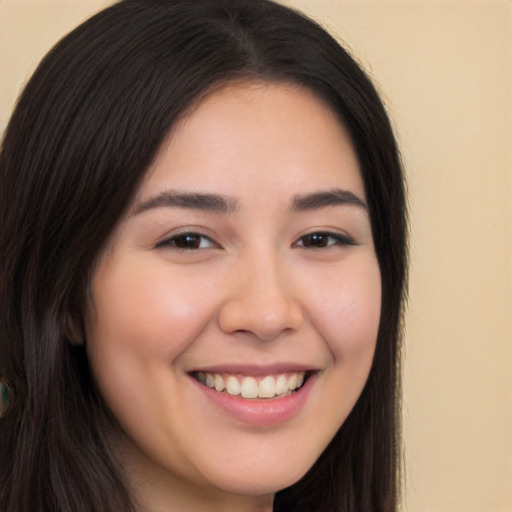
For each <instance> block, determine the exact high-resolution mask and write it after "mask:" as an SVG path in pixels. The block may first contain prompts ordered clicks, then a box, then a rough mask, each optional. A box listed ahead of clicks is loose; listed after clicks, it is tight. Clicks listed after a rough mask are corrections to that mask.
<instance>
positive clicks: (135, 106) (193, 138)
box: [0, 0, 406, 512]
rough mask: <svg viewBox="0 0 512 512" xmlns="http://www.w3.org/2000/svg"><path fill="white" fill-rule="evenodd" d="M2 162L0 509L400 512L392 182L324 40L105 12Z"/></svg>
mask: <svg viewBox="0 0 512 512" xmlns="http://www.w3.org/2000/svg"><path fill="white" fill-rule="evenodd" d="M0 172H1V174H0V176H1V183H0V189H1V191H2V192H1V193H2V201H1V217H0V218H1V222H2V226H3V227H4V228H3V230H2V233H1V235H0V237H1V238H0V240H1V251H2V264H1V281H0V282H1V283H2V294H1V295H2V298H3V299H2V300H3V303H2V306H3V307H2V313H1V314H2V317H1V318H2V331H1V332H2V346H3V349H4V350H6V352H7V355H6V357H5V358H3V359H2V367H1V369H0V371H1V373H2V375H3V377H4V379H5V382H9V383H10V385H11V386H12V388H13V395H14V406H13V407H12V410H11V411H10V413H9V414H8V415H6V416H5V417H4V418H3V419H2V420H1V423H0V428H1V434H2V435H1V441H0V443H1V447H0V450H1V451H0V453H1V460H2V468H1V477H0V478H1V482H2V487H1V491H0V493H1V494H0V510H2V512H15V511H16V512H19V511H21V510H23V511H29V510H30V511H46V512H47V511H59V512H60V511H66V512H67V511H77V512H78V511H91V510H95V511H118V510H123V511H124V510H126V511H128V510H132V511H139V510H147V511H151V512H152V511H160V510H166V511H173V510H180V511H187V510H212V511H213V510H225V511H228V510H238V511H245V510H247V511H255V510H284V511H288V510H301V511H313V510H321V511H342V510H343V511H356V510H357V511H361V510H365V511H366V510H368V511H370V510H375V511H377V510H379V511H380V510H382V511H384V510H386V511H391V510H395V509H396V501H397V481H398V470H399V462H398V461H399V451H400V450H399V447H400V445H399V405H400V404H399V380H400V375H399V352H400V350H399V341H400V325H401V309H402V303H403V297H404V283H405V269H406V263H405V261H406V259H405V230H406V228H405V213H404V187H403V178H402V173H401V168H400V163H399V157H398V151H397V148H396V144H395V141H394V138H393V134H392V131H391V128H390V124H389V121H388V119H387V116H386V114H385V110H384V108H383V106H382V104H381V102H380V100H379V98H378V96H377V94H376V92H375V90H374V88H373V87H372V85H371V83H370V82H369V80H368V78H367V77H366V76H365V75H364V73H363V72H362V71H361V70H360V68H359V67H358V66H357V64H356V63H355V62H354V61H353V60H352V58H350V57H349V56H348V54H347V53H346V52H345V51H344V50H343V49H342V48H341V47H340V46H339V45H338V44H337V43H336V42H335V41H334V40H333V39H332V38H331V37H330V36H329V35H328V34H326V33H325V31H324V30H323V29H321V28H320V27H319V26H317V25H316V24H315V23H313V22H311V21H310V20H308V19H306V18H305V17H303V16H301V15H300V14H298V13H296V12H294V11H292V10H289V9H287V8H284V7H282V6H279V5H277V4H274V3H272V2H268V1H265V0H193V1H192V0H190V1H180V2H178V1H173V0H171V1H169V0H150V1H148V0H125V1H124V2H120V3H119V4H116V5H114V6H113V7H111V8H108V9H106V10H105V11H103V12H101V13H99V14H98V15H96V16H94V17H93V18H92V19H90V20H89V21H87V22H86V23H84V24H83V25H81V26H80V27H78V28H77V29H76V30H74V31H73V32H72V33H71V34H70V35H68V36H67V37H66V38H64V39H63V40H62V41H61V42H60V43H59V44H58V45H57V46H56V47H55V48H54V49H53V50H52V51H51V52H50V53H49V54H48V56H47V57H46V58H45V59H44V60H43V62H42V63H41V64H40V66H39V68H38V70H37V71H36V72H35V74H34V76H33V78H32V79H31V80H30V82H29V83H28V85H27V87H26V89H25V91H24V92H23V94H22V96H21V98H20V100H19V102H18V104H17V107H16V110H15V112H14V114H13V116H12V118H11V121H10V123H9V126H8V129H7V131H6V134H5V139H4V142H3V146H2V153H1V159H0ZM4 255H5V256H4ZM27 489H30V492H27Z"/></svg>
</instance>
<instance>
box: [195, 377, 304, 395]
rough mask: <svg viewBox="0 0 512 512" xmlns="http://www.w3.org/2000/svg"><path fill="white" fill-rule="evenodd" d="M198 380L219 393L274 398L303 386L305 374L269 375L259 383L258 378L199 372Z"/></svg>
mask: <svg viewBox="0 0 512 512" xmlns="http://www.w3.org/2000/svg"><path fill="white" fill-rule="evenodd" d="M196 377H197V380H199V382H201V383H202V384H204V385H205V386H207V387H209V388H212V389H215V390H216V391H219V392H223V391H225V392H227V393H229V394H230V395H233V396H239V395H241V396H242V397H243V398H274V397H276V396H283V395H287V394H288V393H290V392H291V391H294V390H296V389H298V388H300V387H301V386H302V384H303V383H304V379H305V372H300V373H291V374H288V376H287V375H285V374H281V375H278V376H277V377H274V376H273V375H267V376H265V377H263V378H262V379H261V380H260V381H259V383H258V380H257V379H256V377H252V376H246V377H237V376H235V375H229V376H223V375H221V374H219V373H214V374H213V373H207V372H197V374H196Z"/></svg>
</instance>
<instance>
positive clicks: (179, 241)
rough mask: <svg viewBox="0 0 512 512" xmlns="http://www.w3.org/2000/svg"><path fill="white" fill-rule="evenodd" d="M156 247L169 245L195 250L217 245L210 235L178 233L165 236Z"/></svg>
mask: <svg viewBox="0 0 512 512" xmlns="http://www.w3.org/2000/svg"><path fill="white" fill-rule="evenodd" d="M157 247H169V248H175V249H181V250H185V251H195V250H200V249H212V248H215V247H219V245H218V244H216V243H215V242H214V241H213V240H212V239H211V238H210V237H207V236H205V235H202V234H201V233H180V234H179V235H174V236H172V237H170V238H166V239H165V240H162V241H161V242H159V243H158V244H157Z"/></svg>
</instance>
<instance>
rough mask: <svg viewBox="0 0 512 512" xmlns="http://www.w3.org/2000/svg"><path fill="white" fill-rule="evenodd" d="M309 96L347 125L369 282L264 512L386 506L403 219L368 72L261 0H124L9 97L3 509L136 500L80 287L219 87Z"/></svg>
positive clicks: (34, 510)
mask: <svg viewBox="0 0 512 512" xmlns="http://www.w3.org/2000/svg"><path fill="white" fill-rule="evenodd" d="M240 78H254V79H258V80H263V81H267V82H282V83H293V84H297V85H299V86H302V87H305V88H307V89H309V90H311V91H312V92H313V93H314V94H315V95H316V96H317V97H318V98H320V99H321V100H322V101H324V102H325V103H326V104H327V105H328V106H329V107H330V108H331V109H332V110H333V112H335V113H336V115H337V116H338V118H339V120H340V122H341V123H342V124H343V125H344V126H345V127H346V129H347V130H348V132H349V134H350V137H351V140H352V143H353V146H354V149H355V151H356V154H357V156H358V159H359V164H360V168H361V173H362V176H363V180H364V184H365V189H366V195H367V200H368V203H369V211H370V219H371V224H372V230H373V236H374V242H375V248H376V253H377V257H378V261H379V265H380V269H381V276H382V311H381V321H380V327H379V334H378V341H377V348H376V353H375V357H374V361H373V366H372V369H371V372H370V376H369V378H368V381H367V384H366V386H365V388H364V390H363V392H362V395H361V396H360V398H359V400H358V402H357V404H356V405H355V407H354V409H353V411H352V412H351V414H350V415H349V417H348V419H347V420H346V421H345V423H344V424H343V425H342V427H341V428H340V430H339V432H338V433H337V434H336V436H335V438H334V439H333V440H332V442H331V443H330V445H329V447H328V448H327V449H326V450H325V452H324V453H323V454H322V455H321V456H320V458H319V460H318V461H317V462H316V464H315V465H314V466H313V467H312V468H311V470H310V471H309V472H308V473H307V474H306V476H305V477H304V478H303V479H301V480H300V481H299V482H297V483H296V484H295V485H293V486H292V487H291V488H288V489H284V490H282V491H280V492H279V493H278V494H277V496H276V499H275V509H276V510H280V511H290V510H297V511H304V512H310V511H319V512H334V511H338V512H339V511H343V512H361V511H365V512H368V511H380V512H392V511H394V510H395V509H396V501H397V489H398V475H399V467H400V464H399V460H400V441H399V436H400V428H399V427H400V421H399V416H400V415H399V409H400V371H399V363H400V340H401V318H402V308H403V301H404V293H405V281H406V215H405V199H404V184H403V176H402V170H401V165H400V160H399V154H398V150H397V146H396V143H395V139H394V136H393V133H392V129H391V127H390V123H389V120H388V117H387V115H386V112H385V109H384V107H383V105H382V103H381V101H380V99H379V97H378V94H377V93H376V91H375V89H374V87H373V85H372V84H371V82H370V80H369V79H368V78H367V76H366V75H365V73H364V72H363V71H362V70H361V69H360V67H359V66H358V65H357V64H356V62H355V61H354V60H353V59H352V58H351V57H350V56H349V55H348V53H347V52H346V51H345V50H344V49H343V48H342V47H341V46H340V45H339V44H338V43H337V42H336V41H335V40H334V39H333V38H332V37H331V36H330V35H328V34H327V33H326V32H325V31H324V30H323V29H322V28H321V27H320V26H318V25H317V24H316V23H314V22H312V21H311V20H309V19H308V18H306V17H304V16H302V15H301V14H299V13H297V12H295V11H293V10H290V9H288V8H285V7H283V6H280V5H278V4H275V3H272V2H270V1H266V0H125V1H122V2H120V3H118V4H116V5H114V6H112V7H110V8H108V9H106V10H104V11H102V12H100V13H99V14H97V15H96V16H94V17H92V18H91V19H89V20H88V21H87V22H85V23H84V24H82V25H81V26H79V27H78V28H77V29H75V30H74V31H73V32H71V33H70V34H69V35H68V36H66V37H65V38H64V39H63V40H62V41H60V42H59V43H58V44H57V45H56V46H55V47H54V48H53V50H51V51H50V52H49V54H48V55H47V56H46V57H45V58H44V60H43V61H42V62H41V64H40V65H39V67H38V69H37V70H36V72H35V73H34V75H33V77H32V79H31V80H30V81H29V83H28V84H27V86H26V88H25V90H24V92H23V94H22V95H21V97H20V98H19V100H18V103H17V106H16V108H15V111H14V113H13V115H12V118H11V120H10V123H9V125H8V128H7V131H6V134H5V138H4V140H3V144H2V148H1V154H0V225H1V226H2V228H1V230H0V255H1V257H0V286H1V289H0V301H1V303H0V343H1V346H0V348H1V354H2V359H1V361H0V374H1V375H4V376H5V377H6V378H7V379H8V381H9V382H10V383H11V385H12V387H13V390H14V394H15V400H16V402H15V406H14V407H13V409H12V411H11V412H10V414H9V415H8V416H7V417H6V418H3V419H1V420H0V510H1V511H2V512H21V511H23V512H91V511H95V512H107V511H109V512H119V511H121V510H122V511H123V512H124V511H126V512H128V511H130V510H131V511H133V510H135V505H134V503H133V501H132V500H133V498H132V496H131V495H130V491H129V488H128V486H127V484H126V482H125V479H124V477H123V470H122V468H121V467H120V466H119V464H118V463H117V461H116V458H115V456H114V455H113V453H112V452H111V450H110V447H109V443H108V442H107V432H108V431H109V428H111V424H112V421H111V418H110V417H109V412H108V410H107V408H106V407H105V406H104V404H103V402H102V399H101V397H100V396H99V394H98V392H97V390H96V388H95V385H94V382H93V381H92V379H91V378H90V374H89V367H88V363H87V358H86V355H85V351H84V349H83V348H82V347H81V346H77V345H74V344H72V343H71V342H70V339H72V338H73V337H74V336H76V335H77V333H78V335H80V333H81V334H82V335H83V320H82V313H83V312H84V311H85V307H86V301H87V291H88V281H89V279H90V276H91V272H92V269H93V267H94V263H95V261H96V260H97V258H98V255H99V254H100V253H101V251H102V248H103V247H104V246H105V243H106V241H107V240H108V238H109V235H110V234H111V232H112V230H113V228H114V226H115V224H116V223H117V222H118V220H119V219H120V217H121V216H122V214H123V213H124V212H125V210H126V208H127V207H128V205H129V204H130V202H131V201H132V200H133V198H134V194H135V193H136V191H137V189H138V187H139V185H140V183H141V180H142V178H143V177H144V174H145V172H146V170H147V169H148V166H149V165H150V163H151V162H152V160H153V158H154V157H155V155H156V153H157V151H158V149H159V147H160V145H161V143H162V141H163V140H164V138H165V137H166V136H167V135H168V133H169V132H170V131H171V130H172V128H173V126H175V125H176V123H177V121H178V120H179V119H180V117H182V116H183V115H185V114H186V112H187V110H188V109H189V108H191V106H193V105H194V104H196V103H197V102H198V101H199V100H200V98H201V97H202V96H203V95H204V94H206V93H207V92H208V91H210V90H211V89H212V88H213V87H215V86H216V85H219V84H222V83H226V82H228V81H231V80H236V79H240Z"/></svg>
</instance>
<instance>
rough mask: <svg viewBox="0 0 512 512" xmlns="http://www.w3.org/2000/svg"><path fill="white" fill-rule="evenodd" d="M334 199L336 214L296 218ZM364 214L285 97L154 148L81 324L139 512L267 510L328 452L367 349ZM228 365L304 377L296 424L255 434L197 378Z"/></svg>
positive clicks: (209, 116)
mask: <svg viewBox="0 0 512 512" xmlns="http://www.w3.org/2000/svg"><path fill="white" fill-rule="evenodd" d="M339 189H342V190H344V191H345V192H349V193H350V194H348V195H347V194H346V193H345V195H343V194H342V195H341V197H342V199H343V201H339V200H338V199H339V197H340V196H339V194H338V195H337V196H336V197H337V198H338V199H336V200H334V199H333V194H330V195H325V197H327V198H328V200H327V202H328V203H329V204H326V205H323V206H322V205H321V204H319V202H318V197H316V196H315V197H316V201H315V200H312V201H310V204H309V205H306V204H304V201H303V204H301V205H300V206H299V207H298V205H297V203H298V202H299V203H300V201H298V200H297V198H298V197H299V198H300V197H304V196H307V195H308V194H309V195H311V194H316V193H318V192H319V191H332V190H339ZM169 191H173V193H174V196H172V197H176V193H179V194H183V193H185V192H186V193H187V194H197V193H201V194H217V195H221V196H222V197H223V198H224V199H225V198H228V199H227V200H226V202H227V208H226V211H212V209H211V207H206V206H205V205H204V201H202V202H201V201H199V203H200V204H201V205H202V206H201V207H197V206H198V205H197V204H196V205H195V206H193V205H191V204H186V205H185V204H178V205H176V204H169V201H168V200H167V199H166V197H167V198H168V196H169V194H167V196H166V195H165V194H166V193H168V192H169ZM322 197H324V196H322ZM325 197H324V199H325ZM347 197H348V198H349V201H348V202H347ZM155 198H156V199H155ZM313 199H315V198H313ZM174 202H175V201H174ZM185 202H186V201H185ZM364 202H365V192H364V186H363V183H362V180H361V176H360V171H359V166H358V163H357V159H356V157H355V154H354V151H353V149H352V146H351V143H350V140H349V137H348V135H347V133H346V131H345V129H344V128H343V126H342V125H341V124H340V123H339V121H338V120H337V119H336V118H335V116H334V115H333V114H332V112H331V111H330V110H329V109H328V108H327V107H326V106H325V105H324V104H323V103H322V102H320V101H319V100H318V99H317V98H316V97H315V96H313V95H312V94H311V93H309V92H308V91H305V90H303V89H300V88H298V87H294V86H291V85H286V84H265V83H260V82H238V83H233V84H230V85H226V86H224V87H223V88H221V89H218V90H216V91H215V92H213V93H211V94H210V95H209V96H207V97H206V98H205V99H203V100H202V101H201V102H200V103H199V105H198V106H197V107H196V108H195V109H194V110H193V112H192V113H190V114H189V115H188V116H187V117H186V118H185V119H184V120H183V121H181V122H180V123H179V125H178V127H177V130H176V131H175V132H174V133H173V136H172V137H170V138H169V139H168V140H167V141H166V143H165V144H164V145H163V147H162V149H161V151H160V154H159V155H158V157H157V159H156V160H155V162H154V164H153V165H152V166H151V168H150V169H149V170H148V174H147V176H146V179H145V181H144V183H143V185H142V187H141V190H140V192H139V196H138V198H137V200H136V202H135V203H134V204H133V205H132V208H131V210H130V212H129V214H128V215H127V216H126V218H125V219H124V220H123V222H122V223H121V224H120V225H119V226H118V227H117V228H116V230H115V233H114V234H113V237H112V240H111V242H110V244H109V247H108V249H107V250H106V251H105V254H103V256H102V258H101V260H100V262H99V265H98V268H97V271H96V273H95V275H94V277H93V281H92V301H93V304H92V307H91V311H90V314H89V319H88V322H87V337H88V343H87V350H88V356H89V359H90V364H91V368H92V371H93V374H94V376H95V379H96V381H97V384H98V387H99V389H100V391H101V393H102V395H103V397H104V398H105V400H106V402H107V404H108V406H109V407H110V408H111V410H112V411H113V413H114V415H115V417H116V418H117V420H118V422H119V425H120V426H121V428H122V430H123V432H124V434H123V435H118V436H116V437H115V438H114V439H113V442H114V443H116V446H117V450H118V453H119V457H120V459H121V461H122V463H123V464H124V466H125V468H126V471H127V474H128V478H129V481H130V482H131V484H132V486H133V489H134V492H135V495H136V496H137V497H138V499H139V501H140V502H141V503H142V504H143V505H144V507H145V509H147V510H149V511H154V512H160V511H164V510H165V511H167V512H169V511H171V512H172V511H181V512H183V511H199V510H209V511H217V510H222V511H231V510H233V511H235V510H236V511H237V512H240V511H251V512H255V511H270V510H271V509H272V500H273V496H274V494H275V492H277V491H278V490H280V489H283V488H285V487H287V486H289V485H291V484H292V483H294V482H296V481H297V480H298V479H300V478H301V477H302V476H303V475H304V474H305V473H306V472H307V470H308V469H309V468H310V467H311V466H312V464H313V463H314V462H315V460H316V459H317V458H318V456H319V455H320V454H321V452H322V451H323V450H324V449H325V447H326V446H327V444H328V443H329V441H330V440H331V439H332V437H333V436H334V434H335V433H336V431H337V430H338V428H339V427H340V425H341V424H342V423H343V421H344V420H345V418H346V417H347V415H348V414H349V412H350V410H351V409H352V407H353V406H354V404H355V402H356V400H357V398H358V396H359V394H360V393H361V391H362V388H363V386H364V384H365V382H366V379H367V376H368V373H369V370H370V367H371V363H372V358H373V354H374V349H375V344H376V338H377V331H378V325H379V315H380V301H381V282H380V272H379V266H378V262H377V258H376V255H375V251H374V246H373V239H372V233H371V227H370V221H369V217H368V213H367V210H366V208H365V204H364ZM182 203H183V202H182ZM196 203H197V201H196ZM183 233H195V234H194V235H189V237H188V238H187V237H184V236H183ZM312 233H317V235H315V236H311V234H312ZM325 233H330V234H325ZM197 234H200V235H201V236H199V235H197ZM187 243H188V244H189V245H190V246H191V248H187ZM184 247H185V248H184ZM226 365H230V368H233V367H234V368H235V369H240V368H241V369H242V370H243V369H246V370H247V371H249V370H250V371H256V370H257V371H260V370H261V373H265V372H267V373H272V371H273V370H275V369H276V368H277V366H276V365H278V366H279V368H280V369H281V368H283V367H294V368H295V367H299V366H300V367H304V368H308V369H310V370H312V374H313V377H311V381H310V382H309V384H308V385H309V388H308V394H307V397H306V398H305V400H304V402H303V403H302V405H301V406H300V407H299V409H298V412H296V413H295V414H294V415H293V417H292V418H291V419H288V420H286V421H282V422H277V424H272V425H263V426H262V425H255V424H251V423H250V422H249V423H248V422H244V421H241V420H240V419H239V418H237V417H235V416H233V415H231V414H230V413H229V412H226V411H225V410H223V409H222V408H220V407H219V406H218V404H217V403H216V402H215V401H212V400H210V397H209V396H208V394H207V393H205V392H204V389H205V388H204V386H202V385H201V384H199V383H198V382H197V380H196V379H194V378H193V377H192V376H191V373H190V372H192V371H195V370H205V369H206V370H208V369H209V368H213V367H215V368H219V367H225V366H226ZM250 371H249V373H250ZM240 373H244V371H241V372H240ZM302 392H303V391H300V393H302Z"/></svg>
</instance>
